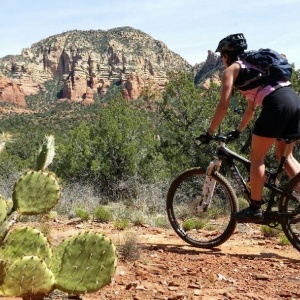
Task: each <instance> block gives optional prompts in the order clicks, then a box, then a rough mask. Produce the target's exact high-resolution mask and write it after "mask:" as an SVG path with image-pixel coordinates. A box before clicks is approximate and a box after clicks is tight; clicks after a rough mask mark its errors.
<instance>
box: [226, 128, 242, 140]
mask: <svg viewBox="0 0 300 300" xmlns="http://www.w3.org/2000/svg"><path fill="white" fill-rule="evenodd" d="M240 134H241V132H240V131H238V130H237V129H235V130H232V131H230V132H229V133H228V134H227V136H228V137H231V138H232V139H234V140H235V139H237V138H239V136H240Z"/></svg>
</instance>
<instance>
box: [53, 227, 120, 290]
mask: <svg viewBox="0 0 300 300" xmlns="http://www.w3.org/2000/svg"><path fill="white" fill-rule="evenodd" d="M116 265H117V256H116V249H115V246H114V245H113V243H112V242H111V240H110V239H109V238H107V237H106V236H104V235H102V234H100V233H93V232H85V233H81V234H79V235H77V236H74V237H71V238H69V239H66V240H65V241H63V242H62V243H60V244H59V245H58V246H57V248H56V249H55V250H54V252H53V263H52V266H51V270H52V272H53V274H54V275H55V280H56V281H55V287H56V288H58V289H60V290H62V291H64V292H67V293H72V294H82V293H91V292H95V291H98V290H99V289H101V288H102V287H103V286H105V285H107V284H109V283H110V282H111V278H112V276H113V275H114V273H115V270H116Z"/></svg>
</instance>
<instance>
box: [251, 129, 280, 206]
mask: <svg viewBox="0 0 300 300" xmlns="http://www.w3.org/2000/svg"><path fill="white" fill-rule="evenodd" d="M275 140H276V139H275V138H268V137H262V136H258V135H255V134H253V136H252V143H251V154H250V161H251V169H250V181H251V199H252V200H256V201H261V198H262V190H263V186H264V181H265V157H266V155H267V152H268V150H269V149H270V148H271V146H272V145H273V144H274V142H275Z"/></svg>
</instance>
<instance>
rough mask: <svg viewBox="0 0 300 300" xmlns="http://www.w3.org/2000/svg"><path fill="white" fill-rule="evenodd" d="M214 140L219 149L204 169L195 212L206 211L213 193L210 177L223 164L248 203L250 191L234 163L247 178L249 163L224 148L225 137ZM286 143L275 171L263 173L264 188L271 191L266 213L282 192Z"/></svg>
mask: <svg viewBox="0 0 300 300" xmlns="http://www.w3.org/2000/svg"><path fill="white" fill-rule="evenodd" d="M214 139H215V140H217V141H218V142H219V144H220V145H219V147H218V148H217V152H216V157H215V159H214V160H213V161H211V162H210V163H209V166H208V167H207V169H206V178H205V182H204V186H203V191H202V195H201V198H200V201H199V205H198V206H197V208H196V210H197V211H199V212H202V211H206V209H207V208H208V207H209V205H210V202H211V199H212V195H213V192H214V188H215V184H216V181H215V180H214V178H213V177H212V174H213V172H216V171H217V172H219V171H220V168H221V165H222V164H223V162H225V164H226V165H227V166H228V167H229V169H230V171H231V174H232V175H233V178H234V180H235V181H236V182H237V184H238V186H239V188H240V190H241V191H242V192H243V194H244V196H245V198H246V199H247V201H248V202H249V203H250V195H251V190H250V188H249V187H248V185H247V182H246V180H245V179H244V177H243V176H242V174H241V173H240V171H239V169H238V167H237V165H236V163H235V161H238V162H240V163H242V165H243V166H244V167H245V170H246V171H247V175H248V178H249V174H250V167H251V162H250V160H248V159H246V158H244V157H243V156H241V155H239V154H237V153H236V152H234V151H232V150H230V149H229V148H227V146H226V141H227V138H226V137H214ZM286 142H287V146H286V147H285V151H284V153H283V156H282V157H281V160H280V163H279V165H278V168H277V170H276V171H274V170H266V171H265V176H266V179H265V183H264V186H265V187H266V188H268V190H270V191H271V195H270V198H269V199H268V206H267V209H266V210H267V211H271V208H272V206H273V204H274V200H275V195H283V194H284V191H283V190H282V189H280V188H279V182H280V178H281V175H282V173H283V171H284V168H283V166H284V163H285V161H286V155H287V151H288V147H289V142H288V141H286Z"/></svg>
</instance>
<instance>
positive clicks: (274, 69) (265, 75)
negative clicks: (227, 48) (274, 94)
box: [239, 48, 292, 86]
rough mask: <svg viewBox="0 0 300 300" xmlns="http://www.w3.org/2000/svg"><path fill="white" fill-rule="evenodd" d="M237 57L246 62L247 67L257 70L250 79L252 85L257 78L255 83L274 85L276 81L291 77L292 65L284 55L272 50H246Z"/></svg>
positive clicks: (286, 79)
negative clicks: (255, 74)
mask: <svg viewBox="0 0 300 300" xmlns="http://www.w3.org/2000/svg"><path fill="white" fill-rule="evenodd" d="M239 58H240V60H241V61H242V62H244V63H245V64H246V66H247V68H250V69H251V68H252V69H255V70H256V71H259V72H258V75H257V76H256V77H254V78H253V79H251V80H250V81H251V83H252V86H253V83H255V80H258V84H257V85H261V84H262V83H263V84H265V85H267V84H273V85H276V84H277V82H278V81H289V80H290V79H291V76H292V66H291V65H290V64H289V63H288V60H287V59H286V58H285V57H284V55H281V54H279V53H277V52H276V51H274V50H271V49H268V48H266V49H259V50H253V51H247V52H245V53H243V54H242V55H241V56H240V57H239ZM248 83H249V82H248Z"/></svg>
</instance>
